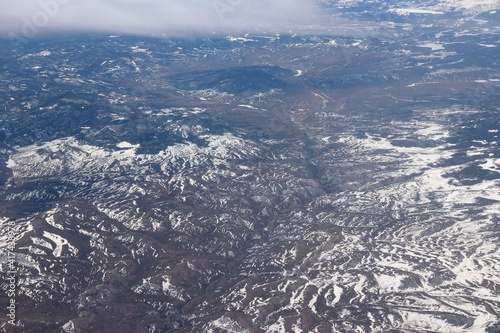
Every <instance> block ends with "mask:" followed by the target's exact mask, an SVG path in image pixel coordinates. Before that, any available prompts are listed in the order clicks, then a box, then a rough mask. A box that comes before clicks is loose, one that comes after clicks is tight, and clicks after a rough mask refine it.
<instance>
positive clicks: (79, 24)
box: [0, 0, 319, 35]
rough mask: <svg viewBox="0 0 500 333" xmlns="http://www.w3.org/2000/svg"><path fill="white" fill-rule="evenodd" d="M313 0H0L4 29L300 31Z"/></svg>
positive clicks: (307, 23) (311, 22)
mask: <svg viewBox="0 0 500 333" xmlns="http://www.w3.org/2000/svg"><path fill="white" fill-rule="evenodd" d="M318 16H319V15H318V9H317V6H316V2H315V0H182V1H181V0H21V1H12V0H0V31H3V32H6V31H10V32H15V33H21V34H24V35H30V34H34V33H38V32H40V31H44V30H51V29H57V30H60V29H64V30H91V31H107V32H122V33H135V34H148V33H155V34H157V33H162V34H172V35H175V34H180V33H192V32H207V33H213V32H220V33H221V32H255V31H280V32H283V31H293V32H301V31H305V30H308V29H311V28H312V27H313V26H317V23H318Z"/></svg>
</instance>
